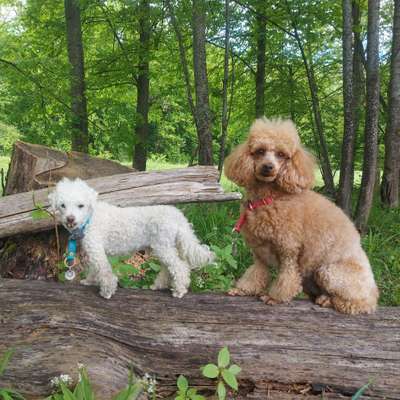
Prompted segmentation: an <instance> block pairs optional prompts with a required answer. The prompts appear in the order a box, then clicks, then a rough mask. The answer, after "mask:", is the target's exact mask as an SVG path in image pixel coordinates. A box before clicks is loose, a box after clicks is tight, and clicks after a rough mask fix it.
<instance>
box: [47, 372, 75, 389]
mask: <svg viewBox="0 0 400 400" xmlns="http://www.w3.org/2000/svg"><path fill="white" fill-rule="evenodd" d="M61 384H64V385H66V386H69V385H71V384H72V378H71V377H70V376H69V375H68V374H61V375H60V376H55V377H54V378H51V379H50V385H51V386H52V387H53V388H55V389H58V388H59V387H60V386H61Z"/></svg>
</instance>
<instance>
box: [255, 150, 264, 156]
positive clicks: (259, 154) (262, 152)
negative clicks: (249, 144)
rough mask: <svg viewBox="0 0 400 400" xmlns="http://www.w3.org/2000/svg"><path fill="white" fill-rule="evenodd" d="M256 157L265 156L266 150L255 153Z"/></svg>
mask: <svg viewBox="0 0 400 400" xmlns="http://www.w3.org/2000/svg"><path fill="white" fill-rule="evenodd" d="M254 154H255V155H256V156H263V155H264V154H265V149H258V150H256V151H255V152H254Z"/></svg>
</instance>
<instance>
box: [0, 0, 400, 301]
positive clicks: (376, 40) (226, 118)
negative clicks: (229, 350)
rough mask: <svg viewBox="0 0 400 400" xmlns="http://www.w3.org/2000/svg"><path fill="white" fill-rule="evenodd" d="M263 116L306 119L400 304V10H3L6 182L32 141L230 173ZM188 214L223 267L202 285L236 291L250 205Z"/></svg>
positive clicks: (198, 285) (131, 3) (210, 5)
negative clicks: (18, 143) (236, 236)
mask: <svg viewBox="0 0 400 400" xmlns="http://www.w3.org/2000/svg"><path fill="white" fill-rule="evenodd" d="M262 115H266V116H267V117H273V116H280V117H284V118H291V119H292V120H293V121H294V122H295V123H296V124H297V126H298V129H299V132H300V135H301V139H302V141H303V142H304V143H305V145H306V146H307V147H308V148H310V149H311V150H312V151H313V153H314V154H315V155H316V156H317V158H318V160H319V165H320V178H319V180H318V185H317V186H318V187H317V190H320V191H322V192H323V193H324V194H326V195H327V196H330V197H331V198H332V200H333V201H336V203H337V204H338V205H339V206H340V207H342V208H343V209H344V211H345V212H346V213H347V214H348V215H350V216H351V217H352V218H353V219H354V221H355V223H356V225H357V227H358V228H359V229H360V231H362V232H363V233H364V236H363V245H364V247H365V249H366V250H367V252H368V255H369V257H370V259H371V262H372V265H373V268H374V273H375V275H376V277H377V280H378V284H379V286H380V289H381V292H382V296H381V303H382V304H389V305H400V231H399V226H400V225H399V223H400V212H399V208H398V205H399V183H400V174H399V170H400V1H399V0H394V1H391V0H382V1H379V0H368V1H367V0H354V1H351V0H343V1H342V2H339V1H332V0H277V1H269V0H265V1H263V0H240V1H228V0H225V1H224V0H207V1H206V0H192V1H190V0H182V1H174V0H162V1H161V0H160V1H157V0H155V1H149V0H136V1H135V0H64V2H61V1H54V0H0V168H3V180H4V179H5V176H6V171H7V166H8V162H9V157H10V153H11V150H12V145H13V143H14V142H15V140H18V139H21V140H24V141H29V142H32V143H40V144H45V145H48V146H52V147H55V148H58V149H62V150H66V151H68V150H71V149H72V150H79V151H83V152H87V153H89V154H91V155H96V156H100V157H105V158H111V159H115V160H118V161H120V162H124V163H128V164H130V165H133V166H134V167H135V168H137V169H139V170H144V169H146V168H147V169H148V168H149V166H150V167H151V168H153V169H154V168H167V167H173V166H186V165H193V164H197V163H199V164H210V165H211V164H214V165H217V166H218V167H219V168H220V169H221V167H222V161H223V159H224V157H225V155H226V154H229V152H230V150H231V149H232V147H234V146H235V145H236V144H238V143H240V142H241V141H243V140H244V138H245V137H246V135H247V132H248V128H249V125H250V124H251V122H252V121H253V120H254V118H255V117H258V116H262ZM222 183H223V185H224V186H226V187H228V184H227V182H225V181H224V180H223V182H222ZM230 188H231V187H230ZM185 213H186V214H187V215H188V217H189V219H191V220H192V221H193V223H194V225H195V228H196V231H197V232H198V234H199V235H200V236H201V237H202V239H203V240H205V241H207V242H209V243H211V244H212V246H213V248H214V250H215V251H216V252H217V254H218V255H219V259H220V263H219V266H218V268H217V270H206V271H202V272H201V273H199V275H198V276H197V277H196V279H195V280H194V288H193V289H198V290H202V289H213V290H226V289H227V288H228V287H229V286H230V285H231V284H232V282H233V280H234V279H235V278H237V276H239V275H240V274H241V273H242V272H243V269H244V268H246V267H247V266H248V265H249V263H250V255H249V253H248V251H247V249H246V248H245V246H244V244H243V243H242V242H241V243H240V246H239V250H238V255H237V256H236V257H234V258H232V255H231V253H232V245H231V242H232V235H231V233H230V230H231V227H232V225H233V223H234V221H235V218H237V215H238V205H237V204H222V205H212V206H203V205H196V206H185Z"/></svg>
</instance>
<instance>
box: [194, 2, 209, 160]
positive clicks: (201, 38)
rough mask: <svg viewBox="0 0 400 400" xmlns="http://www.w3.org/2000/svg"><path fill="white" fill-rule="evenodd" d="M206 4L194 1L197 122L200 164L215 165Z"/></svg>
mask: <svg viewBox="0 0 400 400" xmlns="http://www.w3.org/2000/svg"><path fill="white" fill-rule="evenodd" d="M205 23H206V3H205V0H193V14H192V29H193V67H194V83H195V92H196V116H197V117H196V120H197V135H198V139H199V164H200V165H212V164H213V149H212V133H211V111H210V104H209V98H208V77H207V63H206V25H205Z"/></svg>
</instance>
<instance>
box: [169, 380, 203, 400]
mask: <svg viewBox="0 0 400 400" xmlns="http://www.w3.org/2000/svg"><path fill="white" fill-rule="evenodd" d="M176 384H177V386H178V391H177V393H176V394H177V395H176V397H175V400H205V397H204V396H202V395H201V394H197V390H196V389H194V388H190V387H189V382H188V380H187V379H186V377H185V376H184V375H179V378H178V380H177V381H176Z"/></svg>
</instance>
